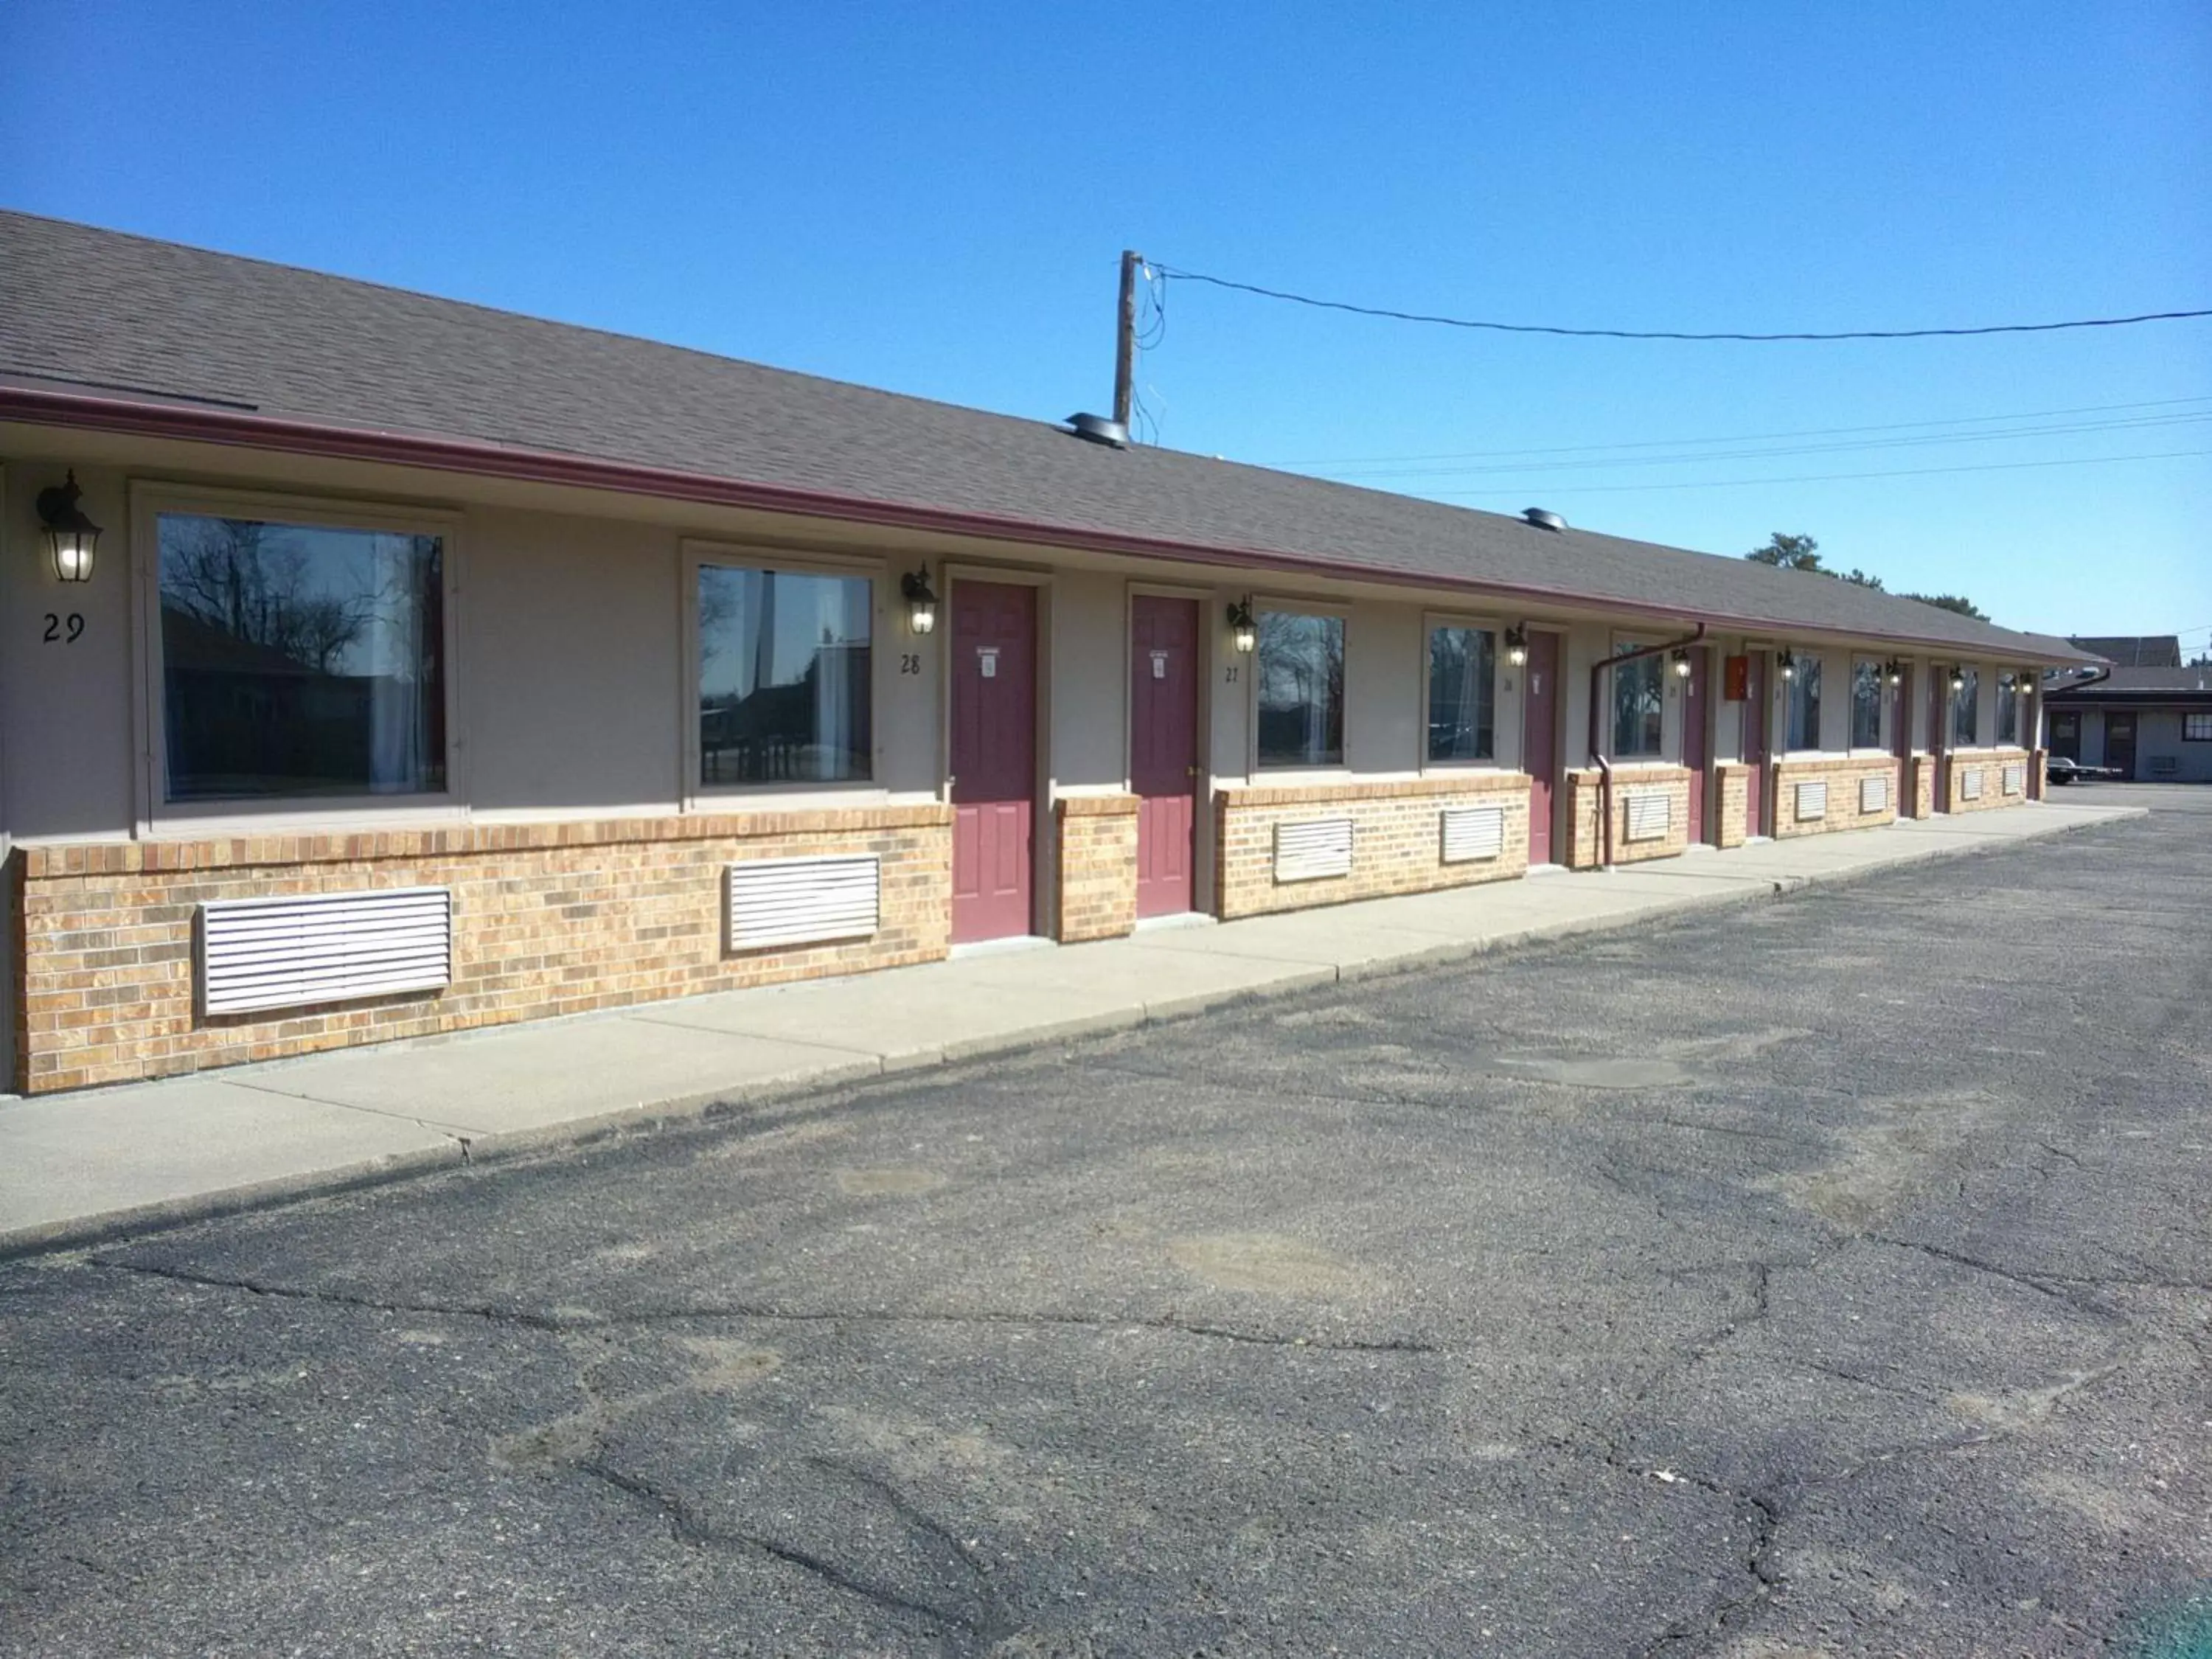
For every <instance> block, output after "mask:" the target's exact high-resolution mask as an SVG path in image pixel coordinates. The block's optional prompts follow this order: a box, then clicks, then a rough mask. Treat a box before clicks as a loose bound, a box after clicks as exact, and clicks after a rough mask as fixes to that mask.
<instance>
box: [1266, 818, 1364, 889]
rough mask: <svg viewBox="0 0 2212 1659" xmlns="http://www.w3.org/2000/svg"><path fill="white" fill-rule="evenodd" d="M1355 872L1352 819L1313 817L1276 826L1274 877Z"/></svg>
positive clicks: (1311, 878) (1316, 876)
mask: <svg viewBox="0 0 2212 1659" xmlns="http://www.w3.org/2000/svg"><path fill="white" fill-rule="evenodd" d="M1351 873H1352V820H1351V819H1350V818H1313V819H1310V820H1309V821H1308V822H1306V823H1279V824H1277V825H1276V826H1275V879H1276V880H1277V881H1316V880H1319V879H1320V878H1322V877H1324V876H1348V875H1350V874H1351Z"/></svg>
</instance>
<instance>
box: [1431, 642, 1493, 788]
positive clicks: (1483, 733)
mask: <svg viewBox="0 0 2212 1659" xmlns="http://www.w3.org/2000/svg"><path fill="white" fill-rule="evenodd" d="M1496 665H1497V648H1496V641H1494V639H1493V638H1492V635H1491V634H1490V632H1489V630H1488V629H1480V628H1432V629H1430V630H1429V758H1430V759H1431V760H1432V761H1460V760H1488V759H1490V758H1491V757H1492V753H1493V744H1494V731H1493V726H1494V722H1493V718H1492V687H1493V685H1494V684H1495V680H1496Z"/></svg>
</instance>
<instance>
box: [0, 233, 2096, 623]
mask: <svg viewBox="0 0 2212 1659" xmlns="http://www.w3.org/2000/svg"><path fill="white" fill-rule="evenodd" d="M0 271H4V272H5V279H4V281H0V379H4V380H12V381H14V382H15V384H16V385H17V386H24V385H26V384H30V385H43V386H46V388H47V389H49V390H73V391H76V392H90V393H98V394H103V395H106V396H110V397H114V398H148V397H151V398H170V399H176V398H184V399H190V400H194V401H196V402H197V403H199V404H203V405H204V406H207V407H210V408H215V409H231V410H252V411H254V412H256V413H258V414H259V415H262V416H272V417H283V418H285V419H288V420H294V421H300V422H310V423H314V424H319V425H323V426H327V427H334V428H354V429H362V430H374V431H378V432H398V433H404V434H410V435H421V436H423V437H426V438H442V439H460V440H468V441H477V442H482V443H494V444H500V445H506V446H511V447H515V448H517V449H520V450H526V451H536V452H552V453H560V454H563V455H568V456H573V457H579V458H590V459H593V460H599V461H607V462H617V463H623V464H629V465H638V466H647V467H655V468H663V469H669V470H673V471H684V472H689V473H692V474H696V475H699V476H701V477H707V478H712V479H715V480H722V481H729V482H735V483H747V484H752V485H759V486H770V487H776V488H782V489H798V490H806V491H814V492H820V493H823V494H826V495H834V496H837V497H841V498H843V499H846V500H849V501H859V502H868V503H878V504H887V505H896V506H900V507H917V508H925V509H931V510H936V511H941V512H945V513H967V514H979V515H991V516H994V517H997V518H1001V519H1006V520H1018V521H1020V522H1021V523H1023V524H1024V525H1026V526H1034V527H1036V529H1037V530H1038V531H1039V532H1041V538H1042V539H1049V532H1065V533H1067V534H1071V535H1073V534H1079V533H1082V532H1094V533H1098V534H1104V535H1113V536H1120V537H1125V538H1143V539H1145V540H1146V541H1148V542H1157V543H1159V544H1167V545H1172V546H1175V547H1181V548H1188V549H1192V550H1218V551H1220V552H1224V553H1237V554H1241V555H1244V556H1256V558H1257V560H1258V562H1278V563H1280V564H1282V565H1284V566H1285V567H1286V568H1287V567H1295V566H1296V565H1297V564H1299V563H1301V562H1328V563H1332V564H1334V565H1336V566H1338V567H1348V568H1352V569H1356V570H1359V571H1372V572H1374V573H1376V574H1378V575H1387V576H1389V577H1392V578H1395V579H1400V580H1404V579H1409V578H1410V579H1414V580H1431V579H1432V580H1435V581H1437V583H1439V584H1443V585H1466V586H1485V587H1490V588H1498V589H1510V590H1516V591H1519V592H1525V593H1530V594H1534V593H1554V594H1561V593H1564V594H1572V595H1575V596H1577V597H1587V598H1588V599H1592V600H1595V601H1600V602H1615V603H1618V604H1620V605H1624V606H1626V607H1629V608H1650V609H1655V610H1668V611H1678V612H1688V613H1691V614H1694V615H1698V616H1704V617H1711V618H1714V619H1716V620H1718V621H1725V622H1730V623H1747V624H1756V625H1757V626H1758V627H1759V629H1768V628H1772V629H1787V628H1791V627H1795V628H1800V629H1808V630H1820V631H1822V632H1828V633H1837V634H1844V635H1863V636H1867V637H1872V638H1878V639H1895V640H1899V641H1915V642H1918V643H1923V644H1926V645H1930V646H1936V647H1943V646H1954V647H1958V648H1960V650H1962V651H1972V652H1974V653H1978V654H1982V655H1985V656H1990V657H1998V658H2002V657H2008V656H2022V657H2037V658H2042V659H2053V660H2073V659H2077V658H2078V657H2079V655H2080V653H2077V652H2075V650H2074V649H2073V648H2072V647H2069V646H2068V645H2066V644H2065V642H2064V641H2059V640H2055V639H2051V638H2047V637H2045V636H2041V635H2027V634H2021V633H2015V632H2014V631H2012V630H2010V629H2001V628H1995V627H1991V626H1990V625H1988V624H1986V623H1977V622H1975V621H1973V620H1972V619H1971V618H1968V617H1960V616H1957V615H1955V614H1954V613H1952V612H1950V611H1942V610H1940V609H1937V608H1936V607H1934V606H1930V605H1921V604H1919V603H1917V601H1914V600H1911V599H1900V598H1897V597H1895V596H1893V595H1888V594H1881V593H1876V592H1872V591H1871V590H1869V589H1866V588H1861V587H1857V586H1852V585H1850V584H1848V583H1845V582H1841V581H1838V580H1833V579H1832V578H1829V577H1826V576H1821V575H1817V574H1806V573H1803V572H1796V571H1786V570H1776V569H1771V568H1767V567H1765V566H1763V565H1758V564H1753V563H1750V562H1747V561H1745V560H1742V559H1739V558H1723V557H1718V556H1713V555H1710V554H1701V553H1692V552H1687V551H1685V550H1680V549H1678V548H1670V547H1662V546H1657V545H1654V544H1650V543H1644V542H1636V541H1630V540H1626V539H1623V538H1618V537H1611V536H1602V535H1598V534H1595V533H1593V532H1588V531H1583V530H1569V531H1567V532H1564V533H1562V532H1553V531H1547V530H1541V529H1537V528H1534V527H1532V526H1528V525H1525V524H1523V523H1522V521H1521V520H1518V519H1516V518H1509V517H1505V516H1502V515H1499V514H1496V513H1479V512H1475V511H1473V510H1471V509H1468V508H1465V507H1449V506H1444V505H1442V504H1440V503H1437V502H1433V501H1419V500H1416V499H1413V498H1412V497H1409V496H1404V495H1390V494H1387V493H1384V492H1382V491H1378V490H1370V489H1358V488H1355V487H1353V486H1351V485H1346V484H1340V483H1325V482H1322V481H1321V480H1318V479H1314V478H1307V477H1299V476H1297V475H1295V474H1291V473H1285V472H1275V471H1268V470H1266V469H1264V468H1261V467H1255V466H1247V465H1240V464H1237V463H1234V462H1227V461H1218V460H1212V459H1206V458H1204V457H1200V456H1196V455H1189V454H1183V453H1178V452H1176V451H1173V450H1168V449H1158V448H1146V447H1137V448H1132V449H1129V450H1126V451H1115V450H1111V449H1108V448H1105V447H1102V446H1099V445H1096V444H1091V443H1087V442H1085V441H1082V440H1079V439H1077V438H1074V437H1073V436H1071V435H1068V433H1067V432H1066V430H1065V429H1064V428H1060V427H1058V426H1055V425H1053V424H1050V423H1048V422H1041V421H1026V420H1018V419H1015V418H1012V417H1011V416H1001V415H993V414H987V413H985V412H983V411H981V410H972V409H963V408H959V407H956V406H953V405H951V404H939V403H932V402H929V401H927V400H925V399H922V398H909V397H903V396H900V395H897V394H895V393H891V392H878V391H873V390H871V389H869V388H867V387H864V386H850V385H847V384H845V383H843V382H841V381H835V380H821V379H817V378H815V377H813V376H810V375H805V374H792V373H789V372H787V371H785V370H781V369H775V368H765V367H763V366H762V365H760V364H757V363H748V362H738V361H735V360H732V359H729V358H723V357H716V356H709V355H708V354H706V353H703V352H697V351H691V350H687V349H683V348H680V347H676V346H670V345H662V344H658V343H653V342H652V341H647V340H641V339H635V338H632V337H627V336H622V335H616V334H609V333H605V332H601V331H598V330H595V329H587V328H579V327H574V326H572V325H566V324H560V323H551V322H546V321H543V320H541V319H536V318H531V317H524V316H518V315H515V314H513V313H506V312H499V311H492V310H488V309H485V308H483V307H478V306H473V305H466V304H462V303H459V302H458V301H450V300H441V299H436V298H433V297H431V296H428V295H421V294H414V293H409V292H405V291H404V290H400V289H390V288H383V287H380V286H377V285H375V284H373V283H361V282H355V281H351V280H349V279H346V278H343V277H336V276H323V275H319V274H317V273H315V272H312V271H305V270H295V269H293V268H291V267H289V266H283V265H276V264H265V263H263V262H261V261H258V260H253V259H244V258H236V257H234V256H232V255H228V254H221V253H213V252H205V251H204V250H200V249H196V248H188V247H183V246H178V245H176V244H174V243H167V242H158V241H152V240H147V239H145V238H143V237H136V236H129V235H125V234H120V233H118V232H113V231H106V230H99V229H94V228H89V227H86V226H82V225H76V224H70V223H67V222H62V221H58V220H52V219H43V218H39V217H35V216H28V215H23V214H12V213H0Z"/></svg>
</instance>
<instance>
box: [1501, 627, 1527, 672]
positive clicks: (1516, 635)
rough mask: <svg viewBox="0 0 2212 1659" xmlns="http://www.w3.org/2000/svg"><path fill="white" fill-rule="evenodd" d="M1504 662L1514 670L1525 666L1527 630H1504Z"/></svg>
mask: <svg viewBox="0 0 2212 1659" xmlns="http://www.w3.org/2000/svg"><path fill="white" fill-rule="evenodd" d="M1505 660H1506V661H1507V662H1509V663H1510V664H1512V665H1513V666H1514V667H1516V668H1520V667H1522V666H1524V665H1526V664H1527V662H1528V629H1525V628H1509V629H1506V630H1505Z"/></svg>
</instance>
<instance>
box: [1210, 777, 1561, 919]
mask: <svg viewBox="0 0 2212 1659" xmlns="http://www.w3.org/2000/svg"><path fill="white" fill-rule="evenodd" d="M1490 805H1497V806H1502V807H1504V809H1505V840H1504V849H1503V850H1502V851H1501V852H1500V853H1499V854H1498V856H1497V857H1496V858H1494V859H1485V860H1478V861H1474V862H1470V863H1464V864H1446V863H1445V862H1444V861H1443V831H1442V823H1441V818H1440V816H1439V815H1440V814H1441V813H1442V812H1443V809H1444V808H1445V807H1447V806H1490ZM1214 815H1215V817H1214V823H1215V837H1214V889H1213V891H1214V908H1215V910H1216V912H1217V914H1218V915H1220V916H1221V918H1222V919H1223V920H1224V921H1228V920H1230V919H1231V918H1234V917H1237V916H1252V915H1263V914H1265V913H1267V912H1268V911H1272V910H1297V909H1304V908H1308V907H1310V906H1313V905H1317V904H1341V903H1343V902H1346V901H1347V900H1350V899H1364V898H1383V897H1386V896H1389V895H1390V894H1394V893H1425V892H1430V891H1433V890H1436V889H1437V888H1441V887H1465V886H1468V885H1471V884H1474V883H1476V882H1484V881H1501V880H1506V879H1509V878H1512V877H1516V876H1520V875H1523V874H1526V873H1527V872H1528V776H1527V775H1526V774H1525V773H1520V772H1492V773H1480V774H1473V775H1466V776H1455V777H1448V778H1444V777H1437V778H1415V779H1408V780H1406V781H1402V782H1382V781H1376V782H1372V783H1322V784H1307V785H1285V786H1281V787H1267V786H1263V787H1258V788H1249V789H1224V790H1221V791H1219V792H1218V793H1216V795H1215V796H1214ZM1319 817H1349V818H1350V819H1351V820H1352V873H1351V874H1350V875H1349V876H1339V877H1328V878H1322V879H1320V880H1316V881H1294V882H1282V883H1279V882H1277V881H1276V879H1275V869H1274V859H1275V826H1276V825H1277V824H1278V823H1301V822H1303V821H1304V820H1306V819H1308V818H1319Z"/></svg>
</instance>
